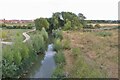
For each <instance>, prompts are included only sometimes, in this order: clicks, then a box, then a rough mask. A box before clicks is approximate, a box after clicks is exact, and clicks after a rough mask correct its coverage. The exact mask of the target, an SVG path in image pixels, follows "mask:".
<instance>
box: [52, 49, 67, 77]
mask: <svg viewBox="0 0 120 80" xmlns="http://www.w3.org/2000/svg"><path fill="white" fill-rule="evenodd" d="M54 59H55V62H56V64H57V67H56V69H55V71H54V72H53V75H52V77H53V78H63V77H65V74H64V69H63V65H64V64H65V57H64V54H63V52H62V51H58V52H57V53H56V54H55V56H54Z"/></svg>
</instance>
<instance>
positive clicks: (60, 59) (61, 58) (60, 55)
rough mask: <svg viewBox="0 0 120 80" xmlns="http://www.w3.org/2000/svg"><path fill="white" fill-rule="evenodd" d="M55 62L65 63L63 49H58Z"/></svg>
mask: <svg viewBox="0 0 120 80" xmlns="http://www.w3.org/2000/svg"><path fill="white" fill-rule="evenodd" d="M55 62H56V63H57V64H64V63H65V57H64V54H63V52H62V51H58V53H56V54H55Z"/></svg>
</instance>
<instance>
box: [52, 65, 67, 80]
mask: <svg viewBox="0 0 120 80" xmlns="http://www.w3.org/2000/svg"><path fill="white" fill-rule="evenodd" d="M63 77H65V76H64V70H63V67H62V66H60V65H58V66H57V68H56V69H55V70H54V72H53V74H52V78H54V79H55V78H57V79H58V78H63ZM57 79H56V80H57Z"/></svg>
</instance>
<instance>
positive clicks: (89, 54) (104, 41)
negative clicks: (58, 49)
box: [62, 30, 118, 78]
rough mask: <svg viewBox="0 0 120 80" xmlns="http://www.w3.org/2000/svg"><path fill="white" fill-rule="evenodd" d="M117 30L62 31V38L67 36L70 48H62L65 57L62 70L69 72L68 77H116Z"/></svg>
mask: <svg viewBox="0 0 120 80" xmlns="http://www.w3.org/2000/svg"><path fill="white" fill-rule="evenodd" d="M117 32H118V31H117V30H111V31H104V32H79V31H69V33H68V32H64V33H63V40H66V38H69V40H70V47H71V49H70V50H69V49H67V50H66V49H64V55H65V59H66V65H65V66H66V67H65V68H64V70H65V72H68V73H69V75H70V76H69V77H77V78H111V77H112V78H117V77H118V33H117ZM101 36H102V37H101ZM62 44H63V43H62ZM113 73H114V74H113Z"/></svg>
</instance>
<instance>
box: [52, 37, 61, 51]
mask: <svg viewBox="0 0 120 80" xmlns="http://www.w3.org/2000/svg"><path fill="white" fill-rule="evenodd" d="M53 48H54V50H55V51H59V50H61V49H62V44H61V41H60V39H55V40H54V46H53Z"/></svg>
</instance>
